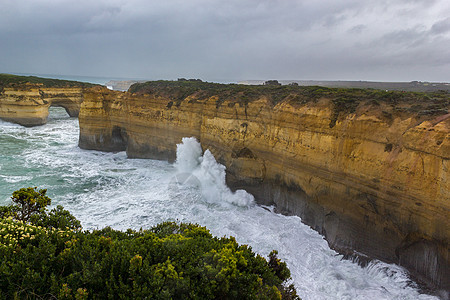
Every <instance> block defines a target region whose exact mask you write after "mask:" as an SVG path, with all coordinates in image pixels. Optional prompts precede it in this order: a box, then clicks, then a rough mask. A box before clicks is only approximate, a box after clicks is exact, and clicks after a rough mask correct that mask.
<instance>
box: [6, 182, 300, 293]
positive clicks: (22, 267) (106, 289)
mask: <svg viewBox="0 0 450 300" xmlns="http://www.w3.org/2000/svg"><path fill="white" fill-rule="evenodd" d="M33 191H34V192H36V193H37V194H35V196H36V197H38V198H39V197H44V198H40V200H45V201H40V202H39V201H35V200H37V199H34V198H33V197H28V198H27V199H28V200H26V201H28V202H27V204H26V205H27V207H28V208H29V207H34V208H36V209H35V210H33V209H31V211H32V213H30V214H28V213H27V215H29V217H28V218H27V219H26V220H23V215H24V214H23V213H19V212H21V211H22V210H21V207H20V205H16V206H14V205H11V206H8V207H0V217H1V219H0V258H1V261H0V291H1V292H0V298H3V299H14V298H20V299H23V298H31V299H34V298H45V299H48V298H55V299H56V298H58V299H120V298H125V299H127V298H133V299H143V298H145V299H170V298H174V299H281V298H283V299H298V296H297V295H296V292H295V289H294V287H293V286H292V285H291V286H287V283H286V282H287V281H288V280H289V279H290V272H289V270H288V268H287V267H286V264H285V263H284V262H281V261H280V260H279V259H278V258H277V257H276V251H273V252H272V253H271V254H270V255H269V261H266V259H264V258H263V257H261V256H260V255H256V254H255V253H254V252H253V251H252V250H251V248H250V247H248V246H246V245H241V246H240V245H238V244H237V242H236V241H235V239H234V238H232V237H231V238H217V237H213V236H212V235H211V234H210V232H209V231H208V230H207V229H206V228H204V227H200V226H198V225H193V224H177V223H173V222H166V223H162V224H159V225H157V226H155V227H153V228H151V229H149V230H139V231H134V230H130V229H129V230H127V231H126V232H121V231H117V230H113V229H111V228H105V229H102V230H95V231H92V232H90V231H81V229H80V227H79V226H78V225H79V222H78V221H77V220H76V219H75V218H74V217H73V216H72V215H71V214H70V213H69V212H67V211H65V210H63V208H62V207H58V208H57V209H54V210H52V211H50V212H47V210H46V208H45V206H46V205H41V204H42V203H44V202H48V203H50V199H47V198H48V197H47V198H45V197H46V196H45V190H40V191H37V190H36V188H34V189H32V188H28V189H21V190H19V191H16V192H15V194H14V196H13V197H12V198H13V201H14V197H16V198H17V197H18V196H21V195H22V196H23V195H24V194H27V195H30V194H33ZM42 191H44V192H43V193H42ZM42 194H44V195H42ZM25 198H26V197H25ZM33 199H34V200H33ZM15 203H17V202H16V201H15ZM33 203H40V204H38V205H34V206H33ZM26 211H27V212H28V211H29V210H26Z"/></svg>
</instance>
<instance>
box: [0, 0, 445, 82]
mask: <svg viewBox="0 0 450 300" xmlns="http://www.w3.org/2000/svg"><path fill="white" fill-rule="evenodd" d="M0 41H1V44H0V72H20V73H41V74H67V75H86V76H102V77H109V76H111V77H139V78H146V79H176V78H178V77H189V78H202V79H204V80H211V81H214V80H242V79H299V80H302V79H303V80H306V79H317V80H321V79H322V80H376V81H411V80H420V81H445V82H449V81H450V1H449V0H391V1H390V0H370V1H369V0H340V1H339V0H316V1H314V0H307V1H303V0H298V1H294V0H292V1H290V0H278V1H276V0H261V1H256V0H230V1H229V0H220V1H214V0H163V1H156V0H155V1H151V0H148V1H146V0H58V1H57V0H53V1H52V0H0Z"/></svg>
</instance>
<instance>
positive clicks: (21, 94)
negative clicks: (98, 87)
mask: <svg viewBox="0 0 450 300" xmlns="http://www.w3.org/2000/svg"><path fill="white" fill-rule="evenodd" d="M92 86H95V85H93V84H89V83H82V82H76V81H68V80H58V79H49V78H39V77H34V76H15V75H9V74H0V119H2V120H5V121H8V122H13V123H17V124H20V125H24V126H37V125H43V124H45V123H46V122H47V118H48V114H49V113H48V108H49V107H50V106H61V107H64V108H65V110H66V111H67V113H68V114H69V116H71V117H77V116H78V113H79V111H80V104H81V102H83V90H84V89H85V88H88V87H92Z"/></svg>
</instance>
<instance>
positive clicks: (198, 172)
mask: <svg viewBox="0 0 450 300" xmlns="http://www.w3.org/2000/svg"><path fill="white" fill-rule="evenodd" d="M77 142H78V121H77V120H76V119H69V118H67V117H66V115H65V112H64V110H59V109H52V111H51V118H50V120H49V123H48V124H47V125H44V126H40V127H33V128H24V127H21V126H19V125H14V124H10V123H6V122H1V121H0V204H1V205H4V204H6V203H8V202H9V197H10V195H11V193H12V192H13V191H14V190H16V189H18V188H21V187H27V186H39V187H41V188H47V189H48V194H49V196H50V197H51V198H52V199H53V203H52V204H53V205H57V204H61V205H63V206H64V207H65V208H66V209H68V210H70V211H71V212H72V213H73V214H74V215H75V216H76V217H77V218H79V219H80V220H81V222H82V224H83V227H84V228H85V229H93V228H101V227H104V226H112V227H113V228H116V229H127V228H134V229H138V228H141V227H142V228H149V227H151V226H153V225H155V224H157V223H159V222H163V221H167V220H175V221H182V222H193V223H199V224H201V225H203V226H207V227H208V228H209V229H210V230H211V232H212V233H213V234H214V235H217V236H235V237H236V239H237V241H238V242H239V243H247V244H250V245H251V247H252V248H253V249H254V250H255V251H257V252H258V253H261V254H262V255H264V256H267V255H268V254H269V252H270V251H271V250H272V249H277V250H278V251H279V257H280V258H282V259H283V260H285V261H286V262H287V263H288V266H289V268H290V269H291V271H292V276H293V279H294V284H295V286H296V288H297V291H298V293H299V295H300V296H301V297H302V299H314V300H315V299H436V298H435V297H432V296H429V295H423V294H419V293H418V292H417V289H415V288H414V284H412V283H411V282H410V281H409V280H408V277H407V275H406V274H405V272H404V271H403V269H401V268H400V267H397V266H395V265H388V264H385V263H381V262H375V263H372V264H370V265H369V266H368V267H366V268H361V267H359V266H358V265H357V264H355V263H352V262H351V261H348V260H343V259H342V257H341V256H340V255H338V254H337V253H336V252H334V251H333V250H331V249H330V248H329V247H328V244H327V243H326V241H325V240H324V239H323V237H322V236H320V235H319V234H318V233H317V232H315V231H313V230H312V229H310V228H309V227H308V226H306V225H304V224H302V223H301V220H300V218H298V217H295V216H290V217H287V216H282V215H278V214H275V213H273V212H271V211H270V209H265V208H262V207H260V206H257V205H255V204H254V199H253V196H252V195H250V194H248V193H247V192H245V191H242V190H241V191H237V192H235V193H233V192H231V191H230V190H229V189H228V187H227V186H226V185H225V167H224V166H221V165H220V164H218V163H217V162H216V161H215V159H214V157H213V155H212V154H211V153H210V152H209V151H205V153H202V150H201V147H200V145H199V144H198V143H197V141H195V139H192V138H186V139H183V143H182V144H180V145H179V146H178V151H177V155H178V158H177V162H176V164H174V165H171V164H169V163H167V162H162V161H155V160H144V159H127V157H126V155H125V153H124V152H120V153H102V152H97V151H87V150H81V149H79V148H78V147H77ZM180 142H181V141H180Z"/></svg>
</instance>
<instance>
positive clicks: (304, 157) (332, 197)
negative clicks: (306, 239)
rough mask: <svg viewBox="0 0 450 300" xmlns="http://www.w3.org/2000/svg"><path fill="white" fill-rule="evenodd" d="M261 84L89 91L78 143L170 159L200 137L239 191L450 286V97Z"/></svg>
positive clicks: (338, 243) (353, 247)
mask: <svg viewBox="0 0 450 300" xmlns="http://www.w3.org/2000/svg"><path fill="white" fill-rule="evenodd" d="M259 88H261V87H251V89H252V90H250V91H247V90H245V88H242V89H241V88H236V87H232V88H225V87H221V86H219V87H215V88H211V87H210V86H208V85H205V86H204V87H203V88H201V89H187V90H186V89H183V88H177V87H176V86H175V87H174V86H173V85H167V86H161V83H154V84H153V85H152V84H150V86H147V88H145V89H141V90H139V89H136V88H134V89H133V87H132V88H131V89H130V92H116V91H109V90H107V89H104V88H95V89H91V90H89V91H87V92H86V93H85V94H84V99H85V100H84V102H83V103H82V105H81V112H80V115H79V121H80V140H79V145H80V147H82V148H85V149H97V150H106V151H119V150H126V151H127V154H128V156H130V157H141V158H158V159H169V160H173V159H174V158H175V151H176V144H177V143H180V141H181V138H182V137H186V136H195V137H196V138H197V139H198V140H199V141H200V142H201V144H202V146H203V147H204V148H205V149H206V148H208V149H210V150H211V151H212V153H213V154H214V155H215V157H216V158H217V159H218V161H219V162H221V163H223V164H224V165H225V166H226V167H227V176H228V177H227V180H228V182H229V184H230V185H231V186H232V187H234V188H245V189H247V190H248V191H249V192H251V193H253V194H254V195H255V197H256V199H257V201H258V202H259V203H263V204H275V205H276V207H277V210H278V211H279V212H282V213H286V214H295V215H299V216H301V217H302V219H303V221H304V222H305V223H306V224H309V225H310V226H312V227H313V228H315V229H316V230H318V231H319V232H321V233H323V234H324V235H325V237H326V238H327V240H328V242H329V243H330V245H331V246H333V247H334V248H336V249H338V250H339V251H342V252H344V253H348V254H352V253H354V252H353V251H358V252H359V253H364V254H367V255H369V256H370V257H374V258H379V259H382V260H385V261H389V262H395V263H398V264H400V265H402V266H405V267H406V268H408V269H409V270H410V271H411V272H412V273H413V274H414V275H416V276H417V277H418V278H420V279H422V280H425V281H427V282H428V283H431V284H432V285H434V286H438V287H440V288H444V289H446V290H449V279H450V274H449V270H450V263H449V262H450V255H449V240H450V226H449V225H450V224H449V219H450V218H449V211H450V186H449V176H450V171H449V170H450V134H449V133H450V114H449V113H448V107H449V101H450V98H449V96H448V94H447V93H442V94H434V95H431V96H430V95H418V94H407V93H405V94H402V93H385V92H375V91H369V92H367V91H365V92H362V91H360V90H333V89H326V90H323V89H319V88H301V87H283V88H275V87H274V88H270V89H271V90H270V91H269V90H268V92H267V93H266V92H265V90H264V91H262V92H258V91H259V90H257V89H259ZM261 89H262V88H261ZM266 89H267V88H266ZM131 92H134V93H131ZM279 95H282V96H279ZM349 95H350V96H349ZM351 95H353V96H355V97H356V98H359V100H357V101H355V99H354V98H355V97H353V96H351ZM352 97H353V98H352Z"/></svg>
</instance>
